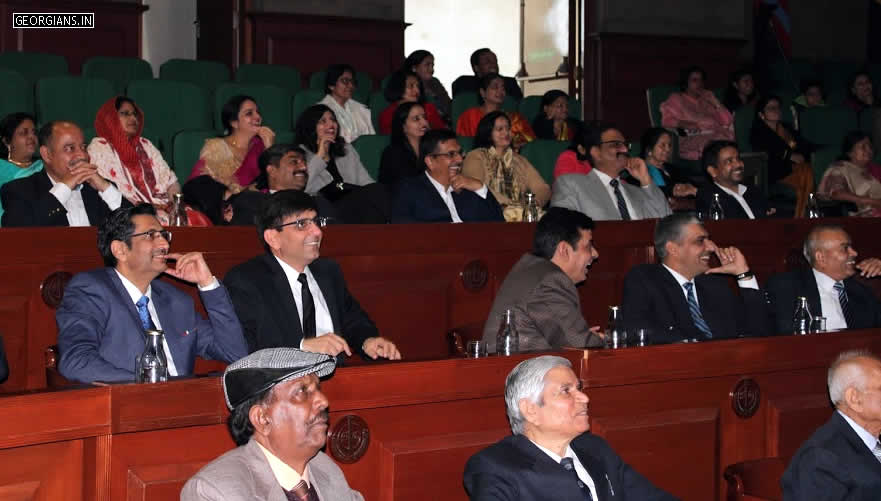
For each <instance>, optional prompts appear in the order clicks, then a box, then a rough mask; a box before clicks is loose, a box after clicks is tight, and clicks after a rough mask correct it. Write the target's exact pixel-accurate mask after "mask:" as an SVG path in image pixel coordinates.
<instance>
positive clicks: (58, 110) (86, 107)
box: [36, 75, 116, 127]
mask: <svg viewBox="0 0 881 501" xmlns="http://www.w3.org/2000/svg"><path fill="white" fill-rule="evenodd" d="M36 91H37V92H36V104H37V120H38V121H39V122H40V123H41V124H43V123H46V122H48V121H50V120H71V121H73V122H76V123H77V124H79V126H80V127H89V126H91V125H93V124H94V123H95V115H96V114H97V113H98V108H100V107H101V105H102V104H104V102H105V101H107V100H108V99H110V98H111V97H113V96H114V95H116V93H115V92H114V91H113V84H112V83H110V81H108V80H104V79H103V78H87V77H74V76H69V75H64V76H54V77H46V78H41V79H40V80H38V81H37V89H36Z"/></svg>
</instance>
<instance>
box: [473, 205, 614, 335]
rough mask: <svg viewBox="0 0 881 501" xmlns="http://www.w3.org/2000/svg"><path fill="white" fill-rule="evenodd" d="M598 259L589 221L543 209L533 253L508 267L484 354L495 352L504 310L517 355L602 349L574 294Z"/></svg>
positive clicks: (487, 329)
mask: <svg viewBox="0 0 881 501" xmlns="http://www.w3.org/2000/svg"><path fill="white" fill-rule="evenodd" d="M598 256H599V252H597V250H596V248H595V247H594V246H593V221H591V219H590V218H589V217H587V216H585V215H584V214H582V213H580V212H577V211H574V210H569V209H564V208H562V207H551V208H550V209H548V211H547V212H546V213H545V215H544V216H542V218H541V220H540V221H539V222H538V225H537V226H536V228H535V237H534V242H533V250H532V252H528V253H526V254H524V255H523V257H521V258H520V261H518V262H517V263H516V264H515V265H514V267H513V268H511V271H510V272H509V273H508V276H507V277H505V281H504V282H503V283H502V287H501V288H500V289H499V292H498V294H496V298H495V300H494V301H493V306H492V309H491V310H490V313H489V318H487V320H486V324H485V325H484V329H483V340H484V341H486V344H487V349H488V350H489V351H495V346H496V333H497V331H498V329H499V323H500V322H501V319H502V314H504V313H505V310H506V309H511V310H512V312H513V313H514V323H515V326H516V327H517V332H518V334H519V335H520V349H521V350H524V351H525V350H549V349H552V348H561V347H563V346H574V347H578V348H581V347H585V346H602V344H603V340H602V338H601V337H600V335H599V334H598V330H599V328H598V327H594V328H589V327H588V325H587V322H586V321H585V320H584V316H582V314H581V304H580V301H579V299H578V291H577V290H575V284H577V283H580V282H583V281H584V280H586V279H587V270H588V268H589V267H590V265H591V263H593V261H594V259H596V258H597V257H598Z"/></svg>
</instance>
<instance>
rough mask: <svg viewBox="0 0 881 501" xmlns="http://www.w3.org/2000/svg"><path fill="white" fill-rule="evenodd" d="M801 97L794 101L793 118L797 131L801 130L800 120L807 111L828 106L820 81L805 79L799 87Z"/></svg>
mask: <svg viewBox="0 0 881 501" xmlns="http://www.w3.org/2000/svg"><path fill="white" fill-rule="evenodd" d="M799 89H800V90H801V95H799V96H798V97H797V98H795V99H793V101H792V117H793V118H794V119H795V123H794V124H793V125H794V126H795V130H799V125H798V120H799V115H801V114H802V113H803V112H804V111H805V110H807V109H809V108H818V107H822V106H826V102H825V93H824V92H823V82H821V81H820V80H818V79H815V78H810V79H804V80H802V81H801V84H800V85H799Z"/></svg>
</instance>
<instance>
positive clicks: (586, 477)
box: [530, 440, 608, 501]
mask: <svg viewBox="0 0 881 501" xmlns="http://www.w3.org/2000/svg"><path fill="white" fill-rule="evenodd" d="M530 442H532V440H530ZM532 443H533V444H535V446H536V447H538V448H539V449H540V450H541V451H542V452H544V453H545V454H547V455H548V456H550V458H551V459H553V460H554V461H556V462H557V463H559V462H560V461H561V460H562V459H563V458H564V457H567V458H572V464H573V465H574V466H575V473H577V474H578V479H579V480H581V481H582V482H584V483H585V484H587V486H588V487H590V494H591V496H592V497H593V501H599V498H597V487H596V483H595V482H594V481H593V478H592V477H591V476H590V473H588V472H587V469H586V468H585V467H584V465H583V464H581V461H579V460H578V456H576V455H575V451H573V450H572V447H571V446H569V445H567V446H566V455H565V456H562V457H561V456H559V455H557V453H556V452H554V451H552V450H550V449H545V448H544V447H542V446H540V445H538V444H536V443H535V442H532ZM561 468H562V466H561ZM606 479H607V480H608V477H606Z"/></svg>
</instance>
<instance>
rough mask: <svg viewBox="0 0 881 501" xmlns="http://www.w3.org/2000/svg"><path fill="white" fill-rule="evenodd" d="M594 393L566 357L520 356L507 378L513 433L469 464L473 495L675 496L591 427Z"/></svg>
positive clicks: (588, 500)
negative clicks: (585, 389)
mask: <svg viewBox="0 0 881 501" xmlns="http://www.w3.org/2000/svg"><path fill="white" fill-rule="evenodd" d="M587 402H588V398H587V395H585V394H584V392H583V391H581V382H580V381H579V380H578V378H577V377H576V376H575V373H574V372H573V371H572V364H571V363H569V361H568V360H566V359H565V358H562V357H555V356H541V357H536V358H531V359H529V360H525V361H523V362H520V363H519V364H518V365H517V367H515V368H514V369H513V370H512V371H511V373H510V374H508V378H507V379H506V380H505V407H506V409H507V413H508V421H509V422H510V423H511V431H513V435H511V436H509V437H506V438H504V439H502V440H501V441H500V442H498V443H496V444H494V445H492V446H490V447H488V448H486V449H484V450H482V451H480V452H478V453H477V454H475V455H474V456H471V458H470V459H469V460H468V464H466V465H465V489H466V490H467V491H468V495H469V496H470V497H471V499H472V500H509V499H510V500H519V499H529V500H531V501H539V500H549V501H550V500H553V501H560V500H573V499H578V500H585V501H599V500H600V499H639V500H640V501H652V500H672V499H676V498H674V497H673V496H671V495H670V494H667V493H666V492H664V491H662V490H660V489H658V488H657V487H655V486H654V485H652V483H651V482H649V481H648V480H647V479H646V478H645V477H643V476H642V475H640V474H639V473H638V472H637V471H636V470H634V469H633V468H631V467H630V466H629V465H628V464H627V463H625V462H624V461H622V459H621V457H620V456H618V455H617V454H615V451H613V450H612V448H611V447H609V444H608V443H606V441H605V440H603V439H602V438H600V437H597V436H595V435H592V434H590V433H587V430H588V429H589V428H590V422H589V420H588V414H587Z"/></svg>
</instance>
